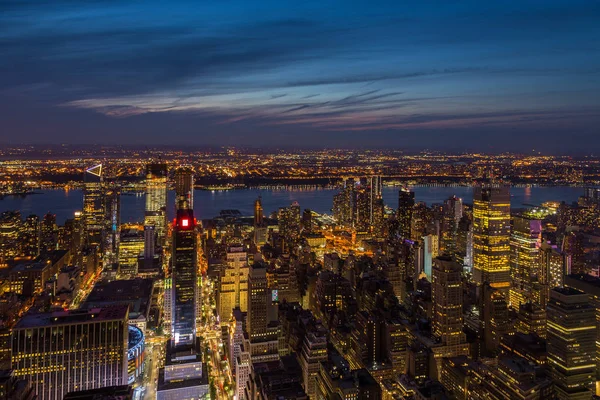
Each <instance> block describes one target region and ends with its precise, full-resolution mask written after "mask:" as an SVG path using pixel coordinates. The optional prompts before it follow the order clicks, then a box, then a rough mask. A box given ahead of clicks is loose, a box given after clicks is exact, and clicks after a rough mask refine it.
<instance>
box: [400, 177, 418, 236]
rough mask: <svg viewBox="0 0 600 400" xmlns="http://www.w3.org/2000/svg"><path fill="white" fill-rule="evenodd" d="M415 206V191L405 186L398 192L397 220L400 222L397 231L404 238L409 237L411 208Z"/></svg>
mask: <svg viewBox="0 0 600 400" xmlns="http://www.w3.org/2000/svg"><path fill="white" fill-rule="evenodd" d="M414 207H415V192H411V191H410V190H408V189H406V188H402V189H400V191H399V192H398V222H399V223H400V229H399V233H400V236H401V237H403V238H404V239H410V237H411V226H412V216H413V208H414Z"/></svg>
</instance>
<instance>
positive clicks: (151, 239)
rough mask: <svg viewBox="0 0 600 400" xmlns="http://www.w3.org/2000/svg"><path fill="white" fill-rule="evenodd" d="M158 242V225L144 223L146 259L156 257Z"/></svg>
mask: <svg viewBox="0 0 600 400" xmlns="http://www.w3.org/2000/svg"><path fill="white" fill-rule="evenodd" d="M155 244H156V226H155V225H144V260H152V259H154V254H155V252H156V251H155Z"/></svg>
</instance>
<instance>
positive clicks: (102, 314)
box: [14, 305, 128, 329]
mask: <svg viewBox="0 0 600 400" xmlns="http://www.w3.org/2000/svg"><path fill="white" fill-rule="evenodd" d="M127 317H128V309H127V306H124V305H117V306H113V307H104V308H91V309H89V310H83V309H80V310H68V311H57V312H52V313H42V314H28V315H25V316H24V317H23V318H21V320H20V321H19V322H18V323H17V325H16V326H15V328H14V329H25V328H35V327H41V326H58V325H68V324H75V323H83V322H90V321H114V320H123V319H125V318H127Z"/></svg>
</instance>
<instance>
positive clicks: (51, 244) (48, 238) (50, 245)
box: [40, 213, 58, 253]
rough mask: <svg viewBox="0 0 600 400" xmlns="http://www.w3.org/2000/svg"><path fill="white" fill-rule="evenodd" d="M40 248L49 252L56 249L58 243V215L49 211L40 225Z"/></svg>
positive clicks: (44, 251)
mask: <svg viewBox="0 0 600 400" xmlns="http://www.w3.org/2000/svg"><path fill="white" fill-rule="evenodd" d="M40 232H41V233H40V250H41V252H42V253H49V252H51V251H52V250H56V245H57V244H58V226H56V215H54V214H51V213H47V214H46V215H44V219H42V223H41V227H40Z"/></svg>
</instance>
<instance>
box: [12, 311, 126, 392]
mask: <svg viewBox="0 0 600 400" xmlns="http://www.w3.org/2000/svg"><path fill="white" fill-rule="evenodd" d="M128 318H129V315H128V308H127V306H115V307H107V308H95V309H91V310H70V311H59V312H54V313H43V314H31V315H26V316H25V317H23V318H22V319H21V320H20V321H19V322H18V323H17V325H16V326H15V328H14V329H13V332H12V340H11V343H12V369H13V370H14V374H15V376H17V377H19V378H24V379H26V380H28V381H29V383H30V384H31V387H32V388H33V389H34V390H35V392H36V395H37V399H39V400H61V399H62V398H63V397H64V396H65V395H66V394H67V393H68V392H72V391H75V390H88V389H96V388H101V387H106V386H118V385H127V378H128V372H127V340H128V330H127V326H128V324H127V321H128Z"/></svg>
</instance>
